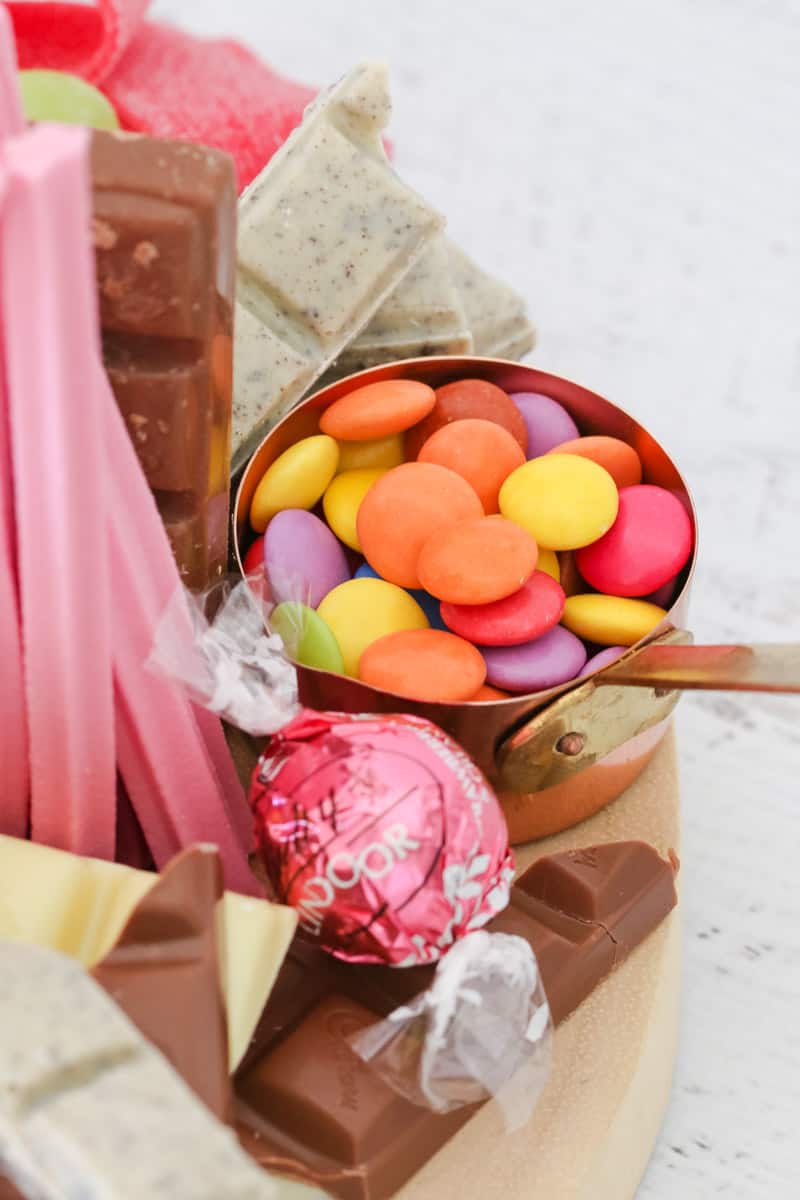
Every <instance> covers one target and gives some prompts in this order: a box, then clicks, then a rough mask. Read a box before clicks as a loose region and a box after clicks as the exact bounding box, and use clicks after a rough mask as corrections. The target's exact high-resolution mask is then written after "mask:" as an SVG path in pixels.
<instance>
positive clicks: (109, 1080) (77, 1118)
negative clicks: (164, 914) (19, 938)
mask: <svg viewBox="0 0 800 1200" xmlns="http://www.w3.org/2000/svg"><path fill="white" fill-rule="evenodd" d="M0 995H2V997H3V1016H4V1020H3V1021H2V1023H0V1174H4V1175H6V1176H7V1177H8V1178H9V1179H10V1180H11V1181H12V1182H13V1183H14V1184H15V1185H16V1186H17V1188H18V1189H19V1190H20V1191H21V1192H22V1194H23V1195H25V1196H30V1197H35V1198H36V1200H63V1197H64V1196H87V1197H90V1196H91V1197H100V1196H102V1197H103V1200H141V1198H142V1197H144V1196H147V1197H152V1198H155V1197H158V1196H164V1197H167V1196H170V1197H172V1196H176V1195H180V1196H181V1197H183V1198H184V1200H218V1197H220V1196H225V1197H227V1198H228V1200H270V1198H272V1197H274V1196H275V1191H274V1187H273V1181H272V1180H271V1179H270V1178H269V1177H268V1176H266V1175H264V1173H263V1172H262V1171H260V1170H259V1169H258V1167H257V1166H255V1165H254V1164H253V1163H252V1161H251V1160H250V1159H248V1158H247V1156H246V1155H245V1154H244V1153H243V1152H242V1150H241V1149H240V1147H239V1145H238V1143H237V1141H236V1138H235V1136H234V1134H233V1133H232V1132H231V1131H230V1130H229V1129H226V1128H225V1127H224V1126H223V1125H221V1124H220V1123H219V1122H218V1121H217V1120H215V1118H214V1117H212V1116H211V1114H210V1113H209V1112H208V1110H207V1109H206V1108H205V1106H204V1105H203V1104H201V1103H200V1102H199V1101H198V1100H197V1099H196V1098H195V1096H194V1095H193V1093H192V1092H191V1091H190V1090H189V1088H188V1087H187V1085H186V1084H185V1083H184V1082H183V1080H182V1079H180V1078H179V1076H178V1075H177V1074H176V1073H175V1072H174V1071H173V1069H172V1068H171V1067H170V1066H169V1064H168V1063H167V1062H166V1060H165V1059H164V1058H162V1056H161V1054H160V1053H159V1052H158V1051H157V1050H155V1049H154V1048H153V1047H152V1046H151V1045H150V1044H149V1043H148V1042H147V1041H146V1040H145V1039H144V1038H143V1037H142V1035H141V1034H140V1033H139V1032H138V1031H137V1030H136V1029H135V1028H134V1026H133V1025H132V1024H131V1023H130V1021H129V1020H128V1019H127V1017H125V1016H124V1014H123V1013H122V1011H121V1010H120V1009H119V1008H118V1007H117V1006H116V1004H114V1002H113V1001H112V1000H111V999H109V997H108V996H107V995H106V994H105V992H104V991H103V989H102V988H101V987H100V985H99V984H97V983H95V982H94V981H93V980H92V979H91V978H90V977H89V976H88V975H87V974H86V972H85V971H84V970H83V968H82V967H81V966H80V965H79V964H78V963H76V962H74V961H73V960H72V959H69V958H66V957H64V956H63V955H60V954H57V953H55V952H54V951H52V950H44V949H41V948H40V947H36V946H24V945H14V944H11V943H0Z"/></svg>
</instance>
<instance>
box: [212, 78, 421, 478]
mask: <svg viewBox="0 0 800 1200" xmlns="http://www.w3.org/2000/svg"><path fill="white" fill-rule="evenodd" d="M390 111H391V105H390V100H389V92H388V86H387V71H386V68H385V66H383V65H382V64H380V63H364V64H362V65H361V66H358V67H356V68H354V69H353V70H352V71H350V72H349V74H348V75H346V76H345V77H344V79H342V80H341V81H340V82H339V83H338V84H336V85H335V86H334V87H333V88H331V89H329V90H328V91H326V92H323V93H322V94H321V95H320V96H319V97H318V98H317V100H315V101H314V103H313V104H311V105H310V106H309V108H308V109H307V110H306V114H305V117H304V119H303V121H302V123H301V125H300V126H299V127H298V128H297V129H296V130H295V131H294V133H292V135H291V136H290V137H289V139H288V140H287V141H286V143H285V144H284V145H283V146H282V147H281V149H280V150H279V151H278V152H277V154H275V155H274V156H273V158H272V159H271V160H270V161H269V163H267V165H266V167H265V168H264V170H263V171H262V172H261V174H260V175H259V176H258V178H257V179H256V180H255V181H254V182H253V183H252V184H251V185H250V187H248V188H247V189H246V190H245V192H244V193H243V195H242V197H241V200H240V202H239V236H238V245H237V250H238V280H237V293H236V295H237V313H236V342H235V364H234V365H235V378H234V414H233V466H234V470H237V469H238V467H239V466H241V465H243V464H244V463H245V462H246V461H247V458H248V456H249V455H250V453H251V452H252V450H254V449H255V447H256V446H257V444H258V442H259V441H260V440H261V438H262V437H263V436H264V434H265V433H266V431H267V429H268V428H269V426H270V425H271V424H273V423H274V422H275V421H277V420H278V419H279V418H280V417H281V416H283V415H284V413H286V412H288V410H289V409H290V408H291V407H292V406H293V405H294V404H295V403H297V401H298V400H300V398H301V397H302V395H303V393H304V392H306V391H307V390H308V388H309V387H310V386H311V385H312V384H313V383H314V381H315V380H316V379H318V378H319V377H320V376H321V375H322V374H323V372H324V371H325V370H326V368H327V367H328V366H330V364H331V363H332V362H333V361H334V359H335V358H336V357H337V356H338V355H339V354H341V352H342V350H343V349H344V348H345V346H346V345H347V344H348V343H349V342H350V341H351V340H352V339H353V338H354V337H355V336H356V335H357V334H358V333H360V331H361V330H362V329H363V328H364V326H365V325H366V324H367V322H368V321H369V320H370V318H371V317H372V315H373V314H374V313H375V312H376V310H377V309H378V308H379V306H380V305H381V304H382V303H383V301H384V300H385V299H386V297H387V296H388V295H389V294H390V293H391V292H392V291H393V289H394V288H395V287H396V285H397V284H398V282H399V281H400V279H402V278H403V276H404V275H405V274H406V273H407V272H408V271H409V270H410V269H411V268H412V267H413V265H414V264H415V262H416V261H417V260H418V259H419V258H420V256H421V255H422V253H423V251H424V250H425V248H426V247H427V246H428V245H429V244H430V242H431V240H432V238H433V237H434V236H435V235H436V234H437V233H438V232H439V231H440V230H441V228H442V226H443V223H444V222H443V219H442V217H440V216H439V214H438V213H437V212H436V211H435V210H434V209H433V208H431V207H430V206H429V205H428V204H426V202H425V201H424V200H423V199H422V198H421V197H420V196H418V195H417V194H416V192H414V191H413V190H412V189H411V188H409V187H407V186H406V185H405V184H404V183H403V182H402V181H401V180H400V179H399V178H398V176H397V175H396V174H395V172H394V171H393V170H392V168H391V166H390V165H389V163H388V160H387V158H386V154H385V151H384V149H383V143H382V135H383V131H384V129H385V127H386V124H387V122H388V119H389V115H390Z"/></svg>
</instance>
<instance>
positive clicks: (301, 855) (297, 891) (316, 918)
mask: <svg viewBox="0 0 800 1200" xmlns="http://www.w3.org/2000/svg"><path fill="white" fill-rule="evenodd" d="M251 802H252V804H253V807H254V810H255V815H256V828H257V839H258V844H259V849H260V853H261V856H262V859H263V862H264V866H265V869H266V871H267V874H268V876H269V878H270V881H271V883H272V886H273V888H274V889H275V892H276V894H277V896H278V898H279V899H280V900H281V901H282V902H283V903H287V904H290V905H292V906H293V907H294V908H296V909H297V912H298V916H299V920H300V924H301V927H302V928H303V929H305V930H306V931H307V933H308V934H309V935H310V936H311V937H312V938H314V939H315V940H316V941H317V942H318V944H319V945H321V946H323V947H325V948H326V949H327V950H329V951H331V952H332V953H333V954H335V955H337V956H338V957H340V958H343V959H346V960H349V961H354V962H386V963H392V964H394V965H395V966H412V965H416V964H419V963H429V962H433V961H436V960H437V959H438V958H440V957H441V955H442V954H444V953H445V952H446V950H447V949H448V947H449V946H450V945H451V944H452V943H453V941H455V940H456V939H457V938H459V937H462V936H463V935H464V934H465V933H466V932H467V931H468V930H471V929H478V928H480V927H482V926H483V925H485V924H486V923H487V922H488V921H490V920H491V918H492V917H493V916H494V915H495V914H496V913H497V912H499V911H500V910H501V909H502V908H503V907H504V906H505V905H506V903H507V902H508V890H509V886H510V882H511V878H512V875H513V859H512V857H511V853H510V851H509V848H508V832H507V829H506V825H505V821H504V819H503V815H502V812H501V810H500V806H499V803H498V801H497V798H496V796H495V794H494V792H493V791H492V790H491V788H490V787H489V784H488V783H487V782H486V780H485V779H484V777H483V775H481V773H480V771H478V769H477V767H475V766H474V764H473V763H472V762H471V760H470V759H469V758H468V757H467V755H466V754H465V753H464V751H463V750H462V749H461V748H460V746H458V745H457V743H455V742H454V741H453V740H452V739H451V738H449V737H448V736H447V735H446V734H445V733H443V732H442V731H441V730H440V729H438V728H437V727H436V726H435V725H433V724H431V723H430V722H429V721H424V720H421V719H420V718H417V717H410V716H389V717H383V718H380V719H377V718H374V717H373V718H370V717H357V716H345V715H342V714H336V713H329V714H326V713H322V714H317V713H312V712H310V711H305V712H302V713H301V714H300V715H299V716H298V717H297V718H296V719H295V720H294V721H292V722H291V723H290V724H289V725H287V726H286V727H285V728H284V729H283V730H282V731H281V732H280V733H279V734H278V735H277V736H276V737H274V738H273V739H272V741H271V743H270V744H269V746H268V748H267V751H266V753H265V754H264V756H263V757H262V759H261V761H260V763H259V766H258V768H257V771H256V774H255V778H254V781H253V786H252V790H251Z"/></svg>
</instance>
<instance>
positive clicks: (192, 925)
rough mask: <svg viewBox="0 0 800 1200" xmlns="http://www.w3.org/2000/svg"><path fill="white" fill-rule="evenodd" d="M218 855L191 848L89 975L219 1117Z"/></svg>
mask: <svg viewBox="0 0 800 1200" xmlns="http://www.w3.org/2000/svg"><path fill="white" fill-rule="evenodd" d="M222 891H223V885H222V867H221V865H220V860H219V855H218V854H217V853H216V851H215V850H214V849H213V848H211V849H208V848H201V847H198V846H195V847H192V848H191V849H189V850H186V851H184V853H183V854H180V855H179V856H178V857H177V858H176V859H175V860H174V861H173V862H172V863H171V865H170V866H169V867H168V868H167V869H166V871H165V872H164V873H163V874H162V875H161V876H159V878H158V880H157V882H156V883H155V884H154V885H153V887H152V888H151V889H150V891H149V892H147V894H146V895H145V896H144V897H143V898H142V899H141V900H140V901H139V903H138V904H137V906H136V908H135V909H134V910H133V913H132V914H131V916H130V918H129V920H128V923H127V924H126V926H125V928H124V929H123V930H122V933H121V934H120V936H119V938H118V939H117V943H116V945H115V946H114V948H113V950H111V952H110V953H109V954H108V955H107V956H106V957H105V958H104V959H103V960H102V962H100V963H98V965H97V966H96V967H95V968H94V971H93V972H92V974H93V975H94V977H95V979H96V980H97V982H98V983H99V984H101V985H102V986H103V987H104V988H105V990H106V991H107V992H108V993H109V995H110V996H111V997H112V999H114V1000H115V1001H116V1002H117V1004H118V1005H119V1006H120V1008H121V1009H122V1010H123V1012H124V1013H125V1014H126V1016H127V1017H128V1018H129V1019H130V1020H131V1021H133V1023H134V1025H136V1027H137V1028H138V1029H139V1031H140V1032H141V1033H143V1034H144V1036H145V1037H146V1038H147V1039H148V1040H149V1041H150V1042H152V1043H153V1044H154V1045H155V1046H157V1047H158V1049H159V1050H160V1051H161V1052H162V1054H163V1055H164V1056H165V1057H166V1058H167V1059H169V1061H170V1062H171V1063H172V1065H173V1067H174V1068H175V1070H176V1071H178V1073H179V1074H180V1075H182V1076H183V1078H184V1079H185V1080H186V1082H187V1083H188V1085H189V1087H191V1088H192V1089H193V1091H194V1092H196V1094H197V1095H198V1096H199V1097H200V1099H201V1100H203V1101H204V1102H205V1103H206V1105H207V1106H208V1107H209V1108H210V1109H211V1111H212V1112H213V1113H214V1114H215V1115H216V1116H217V1117H219V1118H220V1119H223V1120H224V1119H225V1118H226V1117H227V1116H228V1115H229V1113H230V1102H231V1087H230V1079H229V1076H228V1037H227V1025H226V1021H225V1004H224V1000H223V996H222V987H221V983H220V978H219V968H218V965H217V964H218V961H219V960H218V955H217V939H216V906H217V901H218V900H219V899H220V898H221V896H222Z"/></svg>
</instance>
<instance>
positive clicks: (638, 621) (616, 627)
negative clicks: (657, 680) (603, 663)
mask: <svg viewBox="0 0 800 1200" xmlns="http://www.w3.org/2000/svg"><path fill="white" fill-rule="evenodd" d="M666 615H667V614H666V612H665V611H664V609H663V608H659V606H658V605H657V604H650V602H649V601H647V600H636V599H633V598H631V597H629V596H604V595H602V594H601V593H599V592H588V593H586V594H580V595H577V596H568V597H567V600H566V603H565V604H564V612H563V614H562V617H561V620H562V622H563V623H564V625H565V626H566V627H567V629H571V630H572V631H573V633H576V634H577V635H578V637H582V638H585V640H586V641H587V642H596V643H597V644H598V645H600V646H632V645H633V644H634V642H638V641H639V639H640V638H643V637H646V636H647V634H648V633H651V632H652V630H653V629H655V627H656V625H658V624H659V622H660V621H663V619H664V617H666Z"/></svg>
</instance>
